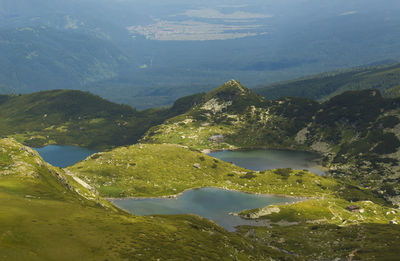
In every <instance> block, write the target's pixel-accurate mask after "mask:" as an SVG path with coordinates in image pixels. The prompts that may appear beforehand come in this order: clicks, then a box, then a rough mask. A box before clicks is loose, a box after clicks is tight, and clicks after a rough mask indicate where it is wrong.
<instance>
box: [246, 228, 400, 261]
mask: <svg viewBox="0 0 400 261" xmlns="http://www.w3.org/2000/svg"><path fill="white" fill-rule="evenodd" d="M240 232H241V234H243V235H244V236H246V237H248V238H251V239H252V240H255V241H259V242H263V243H264V244H266V245H268V246H271V247H276V248H279V249H284V250H285V251H287V253H290V256H291V258H292V260H296V258H298V260H335V259H336V260H371V261H372V260H397V259H398V257H399V255H400V252H399V247H398V240H399V239H400V226H399V225H389V224H386V225H383V224H359V225H351V226H337V225H316V224H305V225H294V226H286V227H285V226H273V227H272V228H263V227H242V228H241V229H240Z"/></svg>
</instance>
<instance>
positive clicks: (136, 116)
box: [0, 90, 197, 149]
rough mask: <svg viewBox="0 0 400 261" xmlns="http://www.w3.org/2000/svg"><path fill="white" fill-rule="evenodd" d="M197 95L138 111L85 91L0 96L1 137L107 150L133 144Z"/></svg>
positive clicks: (190, 104) (189, 105) (26, 142)
mask: <svg viewBox="0 0 400 261" xmlns="http://www.w3.org/2000/svg"><path fill="white" fill-rule="evenodd" d="M196 99H197V96H189V97H184V98H182V99H179V100H177V101H176V104H175V105H174V106H173V107H171V108H169V109H152V110H146V111H140V112H139V111H136V110H135V109H133V108H131V107H129V106H127V105H119V104H115V103H112V102H109V101H106V100H104V99H102V98H100V97H98V96H95V95H92V94H90V93H87V92H81V91H71V90H55V91H43V92H38V93H33V94H25V95H14V96H6V95H4V96H0V121H1V123H2V124H1V125H0V136H3V137H4V136H12V137H14V138H16V139H17V140H18V141H20V142H23V143H24V144H26V145H30V146H34V147H38V146H43V145H46V144H54V143H55V144H65V145H79V146H83V147H92V148H100V149H102V148H108V147H113V146H119V145H126V144H133V143H136V141H137V140H138V139H139V138H140V137H141V136H142V135H143V134H144V133H145V131H147V130H148V129H149V128H150V127H151V126H154V125H156V124H159V123H161V122H162V121H163V120H164V119H166V118H169V117H172V116H174V115H177V114H179V113H182V112H185V110H187V109H189V108H190V107H191V106H192V104H193V102H195V101H196Z"/></svg>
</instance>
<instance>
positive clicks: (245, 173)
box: [67, 144, 340, 197]
mask: <svg viewBox="0 0 400 261" xmlns="http://www.w3.org/2000/svg"><path fill="white" fill-rule="evenodd" d="M67 170H68V171H70V172H72V173H74V174H75V175H77V176H78V177H80V178H81V179H82V180H84V181H85V182H87V183H88V184H91V185H93V186H94V187H95V188H96V189H97V190H98V191H99V193H100V195H102V196H105V197H138V196H167V195H174V194H178V193H180V192H182V191H184V190H186V189H190V188H198V187H207V186H212V187H221V188H227V189H235V190H241V191H247V192H255V193H273V194H282V195H291V196H321V195H329V194H335V190H336V188H338V187H339V186H340V185H339V184H338V182H336V181H334V180H333V179H329V178H324V177H320V176H318V175H315V174H312V173H310V172H308V171H294V170H293V171H291V170H289V171H287V172H285V171H283V172H284V174H282V173H281V172H277V173H275V172H273V171H263V172H255V171H250V170H247V169H243V168H240V167H237V166H235V165H233V164H231V163H226V162H223V161H221V160H218V159H215V158H212V157H210V156H207V155H205V154H203V153H200V152H198V151H193V150H190V149H187V148H184V147H181V146H178V145H172V144H160V145H157V144H140V145H133V146H129V147H121V148H116V149H114V150H111V151H109V152H101V153H96V154H94V155H92V156H90V157H89V158H87V159H86V160H84V161H81V162H79V163H77V164H76V165H74V166H71V167H68V168H67ZM286 174H287V176H286ZM282 175H283V176H282ZM300 179H301V181H299V180H300ZM318 184H319V185H318ZM305 187H306V188H307V189H305Z"/></svg>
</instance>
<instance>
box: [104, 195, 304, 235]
mask: <svg viewBox="0 0 400 261" xmlns="http://www.w3.org/2000/svg"><path fill="white" fill-rule="evenodd" d="M111 201H112V202H113V203H114V204H115V205H117V206H119V207H121V208H123V209H126V210H128V211H129V212H131V213H133V214H135V215H158V214H162V215H165V214H197V215H199V216H202V217H205V218H208V219H210V220H214V221H215V222H217V223H218V224H219V225H221V226H223V227H224V228H225V229H227V230H228V231H234V229H235V226H238V225H263V224H264V223H263V221H254V220H245V219H242V218H240V217H238V216H233V215H229V213H231V212H240V211H242V210H245V209H253V208H259V207H264V206H268V205H272V204H284V203H292V202H295V201H298V199H294V198H286V197H279V196H272V195H256V194H248V193H243V192H237V191H228V190H223V189H217V188H201V189H192V190H188V191H186V192H184V193H183V194H182V195H180V196H179V197H177V198H143V199H113V200H111Z"/></svg>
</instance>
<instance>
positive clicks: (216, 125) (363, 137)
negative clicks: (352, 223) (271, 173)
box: [142, 81, 400, 203]
mask: <svg viewBox="0 0 400 261" xmlns="http://www.w3.org/2000/svg"><path fill="white" fill-rule="evenodd" d="M399 109H400V100H399V99H386V98H382V97H381V95H380V93H379V92H378V91H372V90H366V91H354V92H345V93H343V94H341V95H338V96H335V97H333V98H332V99H330V100H328V101H326V102H324V103H322V104H319V103H317V102H315V101H312V100H310V99H305V98H290V97H289V98H282V99H279V100H274V101H269V100H264V99H262V98H261V97H259V96H257V95H255V94H254V93H251V92H250V91H249V90H248V89H246V88H245V87H243V86H242V85H241V84H240V83H238V82H237V81H231V82H228V83H226V84H224V85H222V86H221V87H219V88H217V89H216V91H214V92H211V93H209V94H207V95H206V96H205V98H204V100H203V102H201V103H199V104H197V105H196V106H194V107H193V108H192V109H191V110H189V111H188V112H187V113H185V114H183V115H179V116H177V117H174V118H172V119H169V120H167V121H165V122H164V123H163V124H162V125H159V126H156V127H153V128H151V129H150V130H149V131H148V132H147V133H146V135H145V136H144V138H143V139H142V141H143V142H148V143H176V144H181V145H185V146H189V147H192V148H197V149H204V150H207V149H214V150H215V149H235V148H278V149H295V150H309V151H317V152H319V153H320V154H322V155H323V156H324V165H325V166H326V167H328V168H329V169H330V174H331V175H332V176H334V177H341V178H347V179H348V180H349V181H351V182H355V183H356V184H360V185H362V186H363V187H365V188H369V189H372V190H374V191H375V192H377V193H379V194H381V195H382V196H384V197H386V198H388V199H389V198H390V200H391V201H392V202H394V203H398V202H399V201H398V200H399V197H398V195H399V194H400V187H398V186H399V185H398V184H399V183H398V182H397V174H396V173H397V172H398V170H397V169H398V162H399V159H400V157H399V156H398V155H399V154H398V153H399V148H400V141H399V137H398V133H399V128H400V125H399V123H400V121H399V116H398V115H399Z"/></svg>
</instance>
